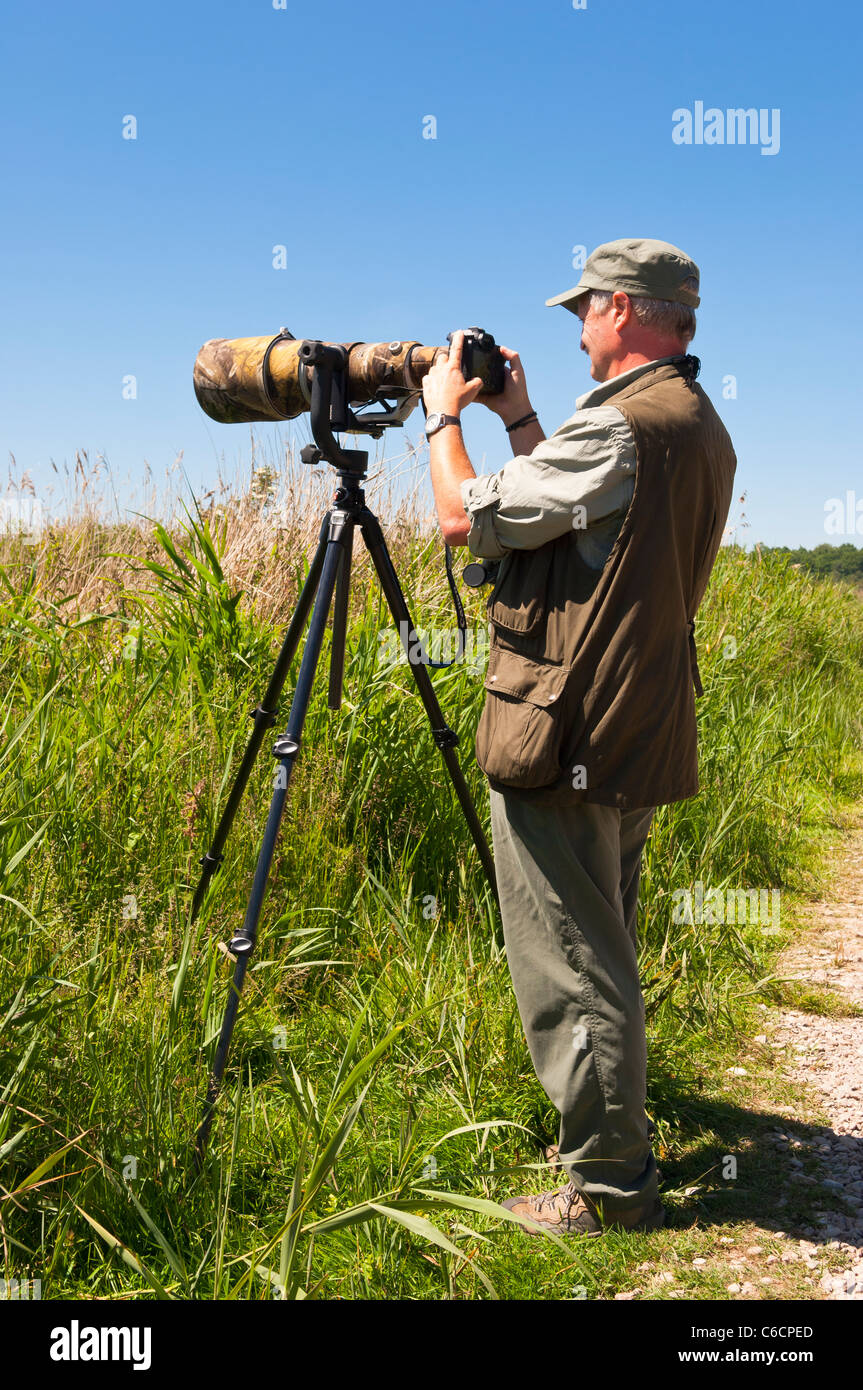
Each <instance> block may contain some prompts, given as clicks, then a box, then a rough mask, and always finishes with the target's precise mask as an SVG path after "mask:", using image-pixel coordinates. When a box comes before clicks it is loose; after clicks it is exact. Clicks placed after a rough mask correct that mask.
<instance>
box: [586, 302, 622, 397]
mask: <svg viewBox="0 0 863 1390" xmlns="http://www.w3.org/2000/svg"><path fill="white" fill-rule="evenodd" d="M590 299H591V296H590V295H589V294H585V295H583V296H582V298H581V299H580V301H579V304H578V311H577V312H578V317H579V318H580V319H581V344H580V346H581V350H582V352H586V353H587V355H588V357H589V358H590V375H591V376H592V377H593V379H594V381H606V380H607V378H608V368H609V366H610V365H611V363H612V361H613V360H614V354H615V352H616V351H617V349H618V347H619V344H620V339H619V337H618V335H617V333H616V332H615V331H614V327H613V320H614V314H613V312H612V309H613V305H612V304H609V305H608V307H607V308H606V309H605V311H604V312H603V313H601V314H598V313H597V312H596V310H595V309H594V308H591V307H590Z"/></svg>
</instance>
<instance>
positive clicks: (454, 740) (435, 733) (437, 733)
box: [432, 727, 458, 748]
mask: <svg viewBox="0 0 863 1390" xmlns="http://www.w3.org/2000/svg"><path fill="white" fill-rule="evenodd" d="M432 738H433V739H434V741H435V743H436V744H437V746H438V748H457V747H458V734H457V733H456V731H455V729H449V728H446V727H444V728H443V729H432Z"/></svg>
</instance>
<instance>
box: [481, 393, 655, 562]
mask: <svg viewBox="0 0 863 1390" xmlns="http://www.w3.org/2000/svg"><path fill="white" fill-rule="evenodd" d="M634 486H635V440H634V439H633V437H632V432H631V430H630V428H629V425H628V424H627V422H626V420H625V418H624V417H623V415H622V414H621V413H620V411H619V410H616V409H615V408H614V406H592V407H588V408H587V409H583V410H577V411H576V413H575V414H574V415H572V416H571V417H570V418H569V419H568V420H565V421H564V423H563V424H562V425H561V426H560V428H559V429H557V430H555V432H554V434H553V435H551V436H550V438H548V439H545V440H543V441H542V442H541V443H540V444H538V445H537V446H536V448H535V449H534V450H533V452H532V453H530V454H518V455H516V457H515V458H513V459H510V460H509V462H508V463H505V464H504V466H503V468H501V469H500V470H499V471H498V472H497V473H484V474H481V475H480V476H479V477H476V478H468V479H466V480H465V481H464V482H463V483H462V484H461V498H462V505H463V507H464V509H465V512H466V513H467V516H468V519H469V521H470V531H469V533H468V537H467V544H468V546H469V548H470V550H471V552H472V553H473V554H474V555H477V556H480V557H482V558H483V559H499V558H500V557H501V556H502V555H505V554H506V552H507V551H508V550H535V549H536V548H537V546H540V545H545V543H546V542H547V541H552V540H555V539H556V538H557V537H558V536H562V535H564V534H565V533H566V532H567V531H570V530H571V529H573V528H575V529H576V530H579V531H582V533H583V534H582V535H581V536H580V537H579V544H580V548H581V549H582V550H583V552H584V558H585V559H586V560H587V563H589V564H590V563H591V559H590V552H591V548H592V543H594V542H596V543H598V544H597V546H596V547H595V548H596V549H597V550H598V552H599V553H600V555H601V553H602V552H607V548H608V547H607V544H605V541H606V539H607V538H606V535H605V533H606V532H608V529H609V523H611V522H612V519H613V518H617V519H618V524H619V520H620V518H621V517H622V516H623V515H624V514H625V512H626V509H627V508H628V506H629V503H630V501H631V499H632V493H633V489H634ZM603 523H605V524H604V525H603ZM592 531H593V535H592V534H591V532H592Z"/></svg>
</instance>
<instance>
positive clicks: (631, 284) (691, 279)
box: [545, 237, 701, 314]
mask: <svg viewBox="0 0 863 1390" xmlns="http://www.w3.org/2000/svg"><path fill="white" fill-rule="evenodd" d="M699 279H700V276H699V272H698V266H697V265H696V264H695V262H694V261H691V260H690V259H689V257H688V256H687V255H685V254H684V252H683V251H681V250H680V248H679V247H678V246H672V245H671V243H670V242H668V241H654V240H652V239H651V238H650V237H635V238H632V237H629V238H622V239H621V240H620V241H606V242H605V243H604V244H603V245H602V246H597V248H596V250H595V251H592V252H591V254H590V255H589V256H588V258H587V260H586V261H585V263H584V270H583V271H582V272H581V279H580V280H579V282H578V284H577V285H576V286H575V287H574V288H573V289H571V290H565V291H564V293H563V294H558V295H555V297H554V299H547V300H546V301H545V302H546V304H548V305H552V304H562V305H563V307H564V309H569V310H570V312H571V313H573V314H575V313H577V312H578V300H579V299H580V298H581V296H582V295H583V294H585V293H586V291H588V290H608V291H610V292H611V293H612V294H613V293H614V291H615V290H623V291H624V292H625V293H626V294H632V295H646V296H647V297H648V298H649V299H670V300H671V301H672V302H673V303H675V304H688V305H689V307H690V308H691V309H697V308H698V305H699V304H700V303H701V299H700V298H699V294H698V290H699Z"/></svg>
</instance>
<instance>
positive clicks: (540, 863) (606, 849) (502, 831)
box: [490, 789, 658, 1219]
mask: <svg viewBox="0 0 863 1390" xmlns="http://www.w3.org/2000/svg"><path fill="white" fill-rule="evenodd" d="M490 795H491V826H492V839H493V843H494V860H495V870H496V874H497V883H498V892H499V895H500V904H501V915H502V918H503V933H504V941H505V943H506V951H507V959H508V962H509V968H510V973H511V975H512V982H513V986H514V989H515V997H516V1001H517V1003H518V1009H519V1013H520V1015H521V1021H522V1025H523V1027H524V1031H525V1036H526V1038H527V1045H528V1047H529V1049H530V1055H531V1058H532V1060H533V1065H534V1068H535V1070H536V1074H537V1077H538V1078H539V1081H540V1083H541V1084H542V1086H543V1088H544V1090H545V1092H546V1094H547V1095H548V1097H549V1100H551V1102H552V1103H553V1105H555V1106H556V1108H557V1109H558V1110H559V1111H560V1161H561V1164H562V1166H563V1167H564V1169H565V1170H566V1171H567V1172H568V1173H569V1175H570V1177H571V1178H572V1180H573V1182H574V1183H575V1185H576V1187H577V1188H578V1189H579V1190H580V1191H581V1192H582V1193H583V1194H584V1195H585V1197H586V1198H588V1200H589V1201H590V1202H592V1203H593V1204H594V1206H597V1207H598V1208H599V1209H600V1212H601V1213H602V1212H604V1213H605V1215H606V1218H607V1219H608V1218H611V1217H613V1216H615V1215H617V1214H618V1213H621V1212H624V1211H631V1210H632V1209H634V1208H637V1207H641V1206H644V1205H645V1204H652V1203H653V1201H654V1200H655V1199H656V1197H657V1195H658V1192H657V1176H656V1163H655V1160H654V1157H653V1152H652V1149H651V1146H650V1142H649V1140H648V1137H647V1116H646V1113H645V1108H644V1105H645V1092H646V1085H647V1049H646V1041H645V1032H644V999H643V996H642V993H641V983H640V980H639V974H638V953H637V937H636V921H637V909H638V886H639V875H640V870H641V852H642V849H643V847H644V843H645V840H646V839H647V834H648V831H649V829H650V822H651V819H652V817H653V811H654V809H655V808H650V809H648V810H643V811H629V812H621V811H618V810H617V809H615V808H614V807H611V806H599V805H592V804H590V803H587V802H583V803H581V804H578V805H574V806H540V805H536V804H530V803H528V802H526V801H524V800H521V799H519V798H518V797H517V796H510V795H508V794H507V793H505V792H504V793H501V792H497V791H495V790H494V789H490Z"/></svg>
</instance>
